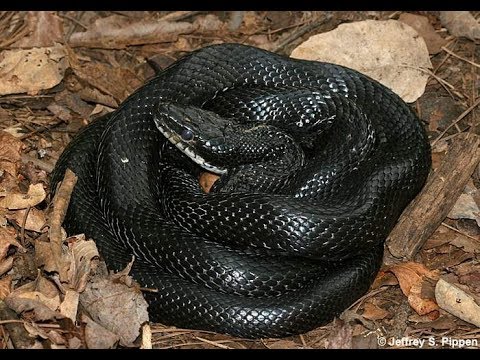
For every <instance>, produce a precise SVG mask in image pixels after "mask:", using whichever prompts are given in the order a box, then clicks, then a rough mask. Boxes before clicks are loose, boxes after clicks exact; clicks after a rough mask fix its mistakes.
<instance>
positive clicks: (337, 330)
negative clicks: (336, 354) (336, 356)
mask: <svg viewBox="0 0 480 360" xmlns="http://www.w3.org/2000/svg"><path fill="white" fill-rule="evenodd" d="M352 333H353V330H352V326H351V325H349V324H348V323H343V322H340V321H339V322H337V324H335V325H334V328H333V329H332V331H331V333H330V335H329V337H328V339H327V341H328V345H327V349H351V348H352Z"/></svg>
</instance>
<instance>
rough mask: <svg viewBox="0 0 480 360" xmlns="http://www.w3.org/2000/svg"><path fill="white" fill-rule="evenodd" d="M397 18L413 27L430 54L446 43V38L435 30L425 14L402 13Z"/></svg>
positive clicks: (436, 51) (440, 48)
mask: <svg viewBox="0 0 480 360" xmlns="http://www.w3.org/2000/svg"><path fill="white" fill-rule="evenodd" d="M398 20H399V21H401V22H403V23H405V24H407V25H409V26H411V27H412V28H414V29H415V31H416V32H417V33H418V34H419V35H420V36H421V37H422V38H423V40H425V43H426V44H427V48H428V52H429V53H430V54H438V53H439V52H440V51H441V50H442V46H444V45H446V44H447V40H445V39H444V38H442V37H441V36H440V35H438V34H437V33H436V32H435V29H434V28H433V26H432V25H431V24H430V21H429V20H428V18H427V17H425V16H421V15H415V14H409V13H403V14H401V15H400V17H399V18H398Z"/></svg>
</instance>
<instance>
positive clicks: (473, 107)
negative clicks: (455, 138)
mask: <svg viewBox="0 0 480 360" xmlns="http://www.w3.org/2000/svg"><path fill="white" fill-rule="evenodd" d="M478 104H480V98H478V99H477V101H475V102H474V103H473V105H472V106H470V107H469V108H468V109H467V110H465V111H464V112H463V113H461V114H460V116H459V117H457V118H456V119H455V121H454V122H453V123H451V124H450V125H448V126H447V127H446V128H445V130H443V131H442V132H441V133H440V135H438V137H437V138H436V139H435V140H433V142H432V144H431V145H432V146H434V145H435V144H436V143H437V141H438V140H440V139H441V138H442V136H443V135H445V134H446V132H447V131H448V130H450V129H451V128H452V126H454V125H456V124H457V123H458V122H459V121H460V120H462V119H463V118H464V117H465V116H467V115H468V114H469V113H470V112H471V111H472V110H473V109H475V108H476V107H477V106H478Z"/></svg>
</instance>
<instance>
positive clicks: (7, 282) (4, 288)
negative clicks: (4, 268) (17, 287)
mask: <svg viewBox="0 0 480 360" xmlns="http://www.w3.org/2000/svg"><path fill="white" fill-rule="evenodd" d="M11 292H12V277H11V276H10V275H6V276H4V277H2V278H0V300H4V299H5V298H6V297H7V296H8V295H9V294H10V293H11Z"/></svg>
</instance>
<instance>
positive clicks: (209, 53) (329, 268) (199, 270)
mask: <svg viewBox="0 0 480 360" xmlns="http://www.w3.org/2000/svg"><path fill="white" fill-rule="evenodd" d="M430 164H431V160H430V147H429V143H428V140H427V137H426V134H425V131H424V129H423V127H422V125H421V123H420V121H419V120H418V118H417V117H416V115H415V114H414V113H413V112H412V110H411V109H410V108H409V107H408V106H407V105H406V104H405V103H404V102H403V101H402V100H401V99H400V98H399V97H398V96H397V95H395V94H394V93H393V92H392V91H390V90H389V89H387V88H385V87H384V86H382V85H381V84H379V83H378V82H376V81H374V80H372V79H370V78H369V77H367V76H365V75H362V74H360V73H358V72H357V71H354V70H351V69H348V68H345V67H342V66H339V65H333V64H328V63H321V62H314V61H305V60H295V59H291V58H288V57H284V56H280V55H277V54H274V53H271V52H268V51H265V50H261V49H257V48H254V47H250V46H245V45H240V44H220V45H212V46H208V47H205V48H202V49H199V50H197V51H193V52H191V53H190V54H188V55H186V56H185V57H183V58H181V59H180V60H178V61H177V62H175V63H174V64H172V65H171V66H170V67H168V68H167V69H165V70H163V71H162V72H161V73H159V74H158V75H157V76H155V77H154V78H153V79H151V80H150V81H148V82H147V83H146V84H145V85H143V86H142V87H141V88H140V89H138V90H137V91H136V92H135V93H133V94H132V95H130V96H129V97H128V98H127V99H126V100H125V101H124V102H123V103H122V104H121V105H120V106H119V107H118V109H116V110H115V111H114V112H113V113H111V114H109V115H107V116H104V117H102V118H100V119H98V120H96V121H94V122H92V123H91V124H90V125H89V126H87V127H86V128H85V129H84V130H82V131H81V133H79V134H78V135H77V136H76V137H75V138H74V139H73V140H72V141H71V143H70V144H69V145H68V146H67V148H66V149H65V151H64V152H63V154H62V156H61V157H60V159H59V160H58V162H57V164H56V167H55V169H54V171H53V173H52V180H51V188H52V191H53V189H55V188H56V185H57V184H58V182H59V181H61V180H62V178H63V174H64V172H65V170H66V168H67V167H68V168H71V169H72V170H73V171H74V172H75V173H76V174H77V176H78V182H77V185H76V187H75V189H74V192H73V194H72V198H71V201H70V204H69V208H68V211H67V215H66V218H65V221H64V226H65V229H66V230H67V232H68V233H70V234H74V233H85V234H86V235H87V236H88V237H90V238H93V239H95V241H96V243H97V246H98V247H99V250H100V253H101V255H102V256H103V257H104V259H105V260H106V262H107V265H108V266H109V267H110V268H111V269H113V270H120V269H122V268H123V267H124V266H125V265H126V264H127V263H128V262H129V261H131V259H132V255H133V256H134V257H135V261H134V265H133V268H132V271H131V274H132V276H133V277H134V278H135V279H136V280H137V281H138V282H139V283H140V284H141V286H143V287H151V288H155V289H158V292H146V293H145V297H146V299H147V301H148V303H149V312H150V318H151V320H153V321H158V322H161V323H163V324H168V325H175V326H178V327H187V328H193V329H204V330H212V331H216V332H222V333H227V334H232V335H235V336H241V337H246V338H259V337H283V336H288V335H292V334H298V333H303V332H306V331H308V330H311V329H313V328H315V327H317V326H320V325H323V324H326V323H327V322H329V321H331V320H332V319H333V318H334V317H335V316H338V315H339V314H340V313H341V312H342V311H344V310H345V309H346V308H347V307H348V306H350V305H351V304H352V303H353V302H355V301H356V300H357V299H358V298H360V297H361V296H362V295H363V294H365V293H366V291H367V290H368V288H369V286H370V284H371V283H372V281H373V279H374V277H375V275H376V273H377V272H378V269H379V267H380V264H381V261H382V255H383V243H384V241H385V239H386V237H387V236H388V234H389V232H390V231H391V230H392V228H393V226H394V225H395V223H396V221H397V219H398V217H399V216H400V214H401V213H402V211H403V209H404V208H405V206H406V205H407V204H408V203H409V202H410V201H411V200H412V199H413V198H414V197H415V196H416V194H417V193H418V192H419V191H420V189H421V188H422V186H423V184H424V182H425V180H426V177H427V175H428V172H429V169H430ZM205 170H208V171H210V172H214V173H217V174H219V175H220V178H219V180H218V181H217V182H216V183H215V184H214V185H213V187H212V190H211V191H210V192H209V193H208V194H207V193H205V192H204V191H202V190H201V188H200V187H199V180H198V179H199V175H200V174H201V172H202V171H205Z"/></svg>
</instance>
